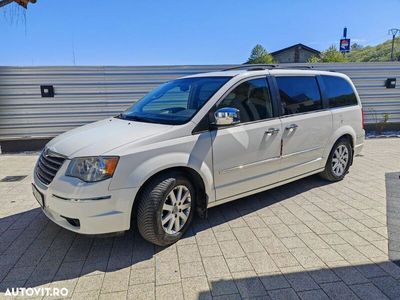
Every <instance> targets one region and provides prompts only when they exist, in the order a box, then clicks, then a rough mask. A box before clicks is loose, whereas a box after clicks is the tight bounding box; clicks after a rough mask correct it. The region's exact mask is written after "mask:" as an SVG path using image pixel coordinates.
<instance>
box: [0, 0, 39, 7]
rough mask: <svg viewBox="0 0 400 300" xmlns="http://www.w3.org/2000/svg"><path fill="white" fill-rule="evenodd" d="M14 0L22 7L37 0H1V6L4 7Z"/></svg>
mask: <svg viewBox="0 0 400 300" xmlns="http://www.w3.org/2000/svg"><path fill="white" fill-rule="evenodd" d="M12 2H16V3H18V4H19V5H21V6H22V7H24V8H27V7H28V4H29V3H36V0H0V7H3V6H5V5H7V4H10V3H12Z"/></svg>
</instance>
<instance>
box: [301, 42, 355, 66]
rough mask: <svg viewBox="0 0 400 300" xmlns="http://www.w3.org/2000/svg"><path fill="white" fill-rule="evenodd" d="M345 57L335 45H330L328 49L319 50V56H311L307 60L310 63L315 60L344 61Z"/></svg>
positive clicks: (315, 61)
mask: <svg viewBox="0 0 400 300" xmlns="http://www.w3.org/2000/svg"><path fill="white" fill-rule="evenodd" d="M346 61H347V59H346V57H345V56H343V54H342V53H340V52H339V51H338V50H337V49H336V47H335V45H332V46H330V47H329V48H328V49H326V50H325V51H322V52H321V55H320V57H319V58H318V57H316V56H313V57H311V58H310V59H309V60H308V62H310V63H317V62H323V63H325V62H346Z"/></svg>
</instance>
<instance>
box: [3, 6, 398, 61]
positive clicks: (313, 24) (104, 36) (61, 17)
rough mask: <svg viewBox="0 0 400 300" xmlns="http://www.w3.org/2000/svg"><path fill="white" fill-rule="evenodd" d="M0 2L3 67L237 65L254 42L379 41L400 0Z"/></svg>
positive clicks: (273, 45)
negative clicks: (24, 5) (24, 6)
mask: <svg viewBox="0 0 400 300" xmlns="http://www.w3.org/2000/svg"><path fill="white" fill-rule="evenodd" d="M15 9H16V4H11V5H9V6H6V7H3V8H0V66H1V65H3V66H4V65H13V66H40V65H181V64H236V63H242V62H244V61H246V60H247V58H248V57H249V54H250V51H251V49H252V48H253V47H254V46H255V45H256V44H261V45H263V46H264V47H265V48H266V49H267V50H268V51H269V52H273V51H276V50H279V49H282V48H285V47H288V46H290V45H293V44H296V43H303V44H305V45H308V46H310V47H312V48H315V49H317V50H324V49H326V48H327V47H329V46H330V45H332V44H335V45H338V43H339V39H340V38H341V35H342V31H343V27H344V26H347V28H348V37H349V38H351V39H352V42H357V43H360V44H362V45H376V44H378V43H381V42H383V41H385V40H387V39H389V38H390V36H389V35H388V29H390V28H393V27H397V28H400V17H399V12H400V0H384V1H383V0H381V1H369V0H364V1H361V0H355V1H353V0H346V1H342V0H334V1H323V0H302V1H300V0H298V1H295V0H292V1H289V0H280V1H278V0H276V1H272V0H247V1H244V0H242V1H238V0H197V1H194V0H158V1H156V0H153V1H152V0H147V1H140V0H130V1H115V0H114V1H110V0H66V1H61V0H37V3H36V4H31V5H29V7H28V10H27V11H26V18H25V19H26V23H25V24H24V23H23V22H22V21H23V18H22V14H21V15H20V16H21V17H20V18H16V17H15V15H14V18H13V19H12V18H11V17H10V13H11V12H12V11H15Z"/></svg>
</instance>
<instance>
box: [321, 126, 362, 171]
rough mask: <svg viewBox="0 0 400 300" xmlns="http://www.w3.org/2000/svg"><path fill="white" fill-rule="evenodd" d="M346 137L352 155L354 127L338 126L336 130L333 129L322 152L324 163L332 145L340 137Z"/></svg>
mask: <svg viewBox="0 0 400 300" xmlns="http://www.w3.org/2000/svg"><path fill="white" fill-rule="evenodd" d="M343 138H345V139H348V140H349V142H350V145H351V148H352V152H353V155H354V145H355V141H356V133H355V131H354V129H353V128H352V127H350V126H343V127H341V128H339V129H338V130H336V131H335V133H334V134H333V135H332V137H331V139H330V140H329V143H328V145H327V147H326V148H325V151H324V154H323V159H324V165H325V163H326V161H327V160H328V157H329V155H330V153H331V151H332V148H333V146H334V145H335V144H336V143H337V141H339V140H340V139H343ZM353 155H352V157H351V161H350V164H352V163H353Z"/></svg>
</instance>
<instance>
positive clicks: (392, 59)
mask: <svg viewBox="0 0 400 300" xmlns="http://www.w3.org/2000/svg"><path fill="white" fill-rule="evenodd" d="M395 38H396V36H395V35H394V34H393V38H392V51H391V52H390V60H391V61H394V53H393V52H394V39H395Z"/></svg>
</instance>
